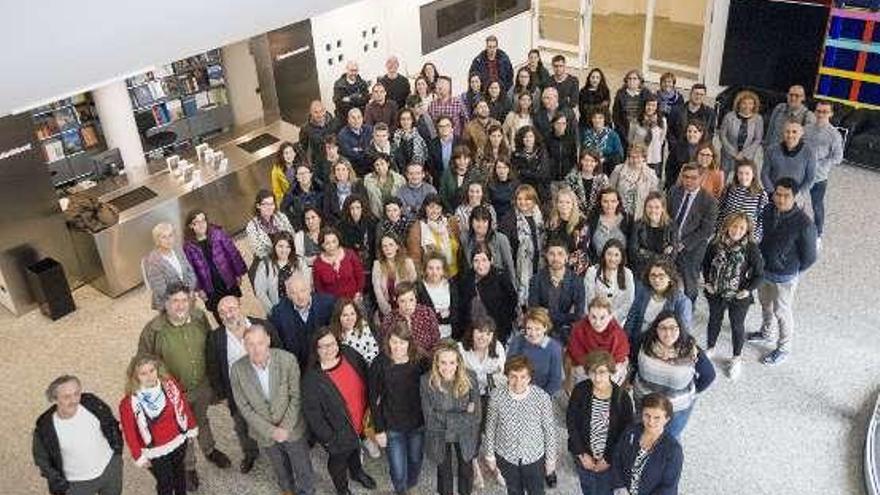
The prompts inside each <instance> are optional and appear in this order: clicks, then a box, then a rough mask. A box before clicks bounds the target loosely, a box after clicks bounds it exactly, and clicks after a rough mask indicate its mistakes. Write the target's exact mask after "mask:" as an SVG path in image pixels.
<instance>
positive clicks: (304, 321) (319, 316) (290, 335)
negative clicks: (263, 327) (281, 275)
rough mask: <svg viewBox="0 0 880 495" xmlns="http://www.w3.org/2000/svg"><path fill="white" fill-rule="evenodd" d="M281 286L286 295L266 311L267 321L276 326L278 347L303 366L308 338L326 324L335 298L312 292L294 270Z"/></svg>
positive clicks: (304, 364) (305, 281)
mask: <svg viewBox="0 0 880 495" xmlns="http://www.w3.org/2000/svg"><path fill="white" fill-rule="evenodd" d="M284 287H285V289H286V291H287V297H285V298H283V299H281V300H280V301H278V304H276V305H275V307H274V308H272V312H271V313H270V314H269V321H271V322H272V324H273V325H275V328H277V329H278V335H279V336H280V338H281V347H282V348H283V349H284V350H286V351H287V352H290V353H292V354H293V355H294V356H296V359H297V361H299V366H300V368H303V370H304V369H305V366H306V363H308V358H309V341H310V340H311V338H312V334H314V333H315V331H316V330H318V329H319V328H321V327H323V326H326V325H329V324H330V317H331V316H333V306H334V305H335V304H336V298H335V297H333V296H331V295H328V294H319V293H313V292H312V282H311V280H309V279H308V278H306V277H305V276H304V275H303V274H301V273H294V274H293V275H291V276H290V278H288V279H287V282H285V284H284Z"/></svg>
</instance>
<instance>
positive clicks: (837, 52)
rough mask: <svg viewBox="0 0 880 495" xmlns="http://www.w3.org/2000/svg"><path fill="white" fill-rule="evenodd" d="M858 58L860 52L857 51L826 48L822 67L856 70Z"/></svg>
mask: <svg viewBox="0 0 880 495" xmlns="http://www.w3.org/2000/svg"><path fill="white" fill-rule="evenodd" d="M858 58H859V52H857V51H854V50H847V49H845V48H837V47H833V46H826V47H825V57H824V58H823V60H822V65H823V66H825V67H831V68H834V69H842V70H856V62H858Z"/></svg>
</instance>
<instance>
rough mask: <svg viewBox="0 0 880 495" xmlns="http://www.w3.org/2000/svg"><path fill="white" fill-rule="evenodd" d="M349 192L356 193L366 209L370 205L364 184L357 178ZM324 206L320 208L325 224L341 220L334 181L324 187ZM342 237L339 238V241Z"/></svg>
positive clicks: (340, 208) (340, 207)
mask: <svg viewBox="0 0 880 495" xmlns="http://www.w3.org/2000/svg"><path fill="white" fill-rule="evenodd" d="M351 194H357V195H358V196H360V198H361V200H362V201H361V205H362V206H363V207H364V209H365V210H366V209H367V208H369V207H370V205H369V195H367V190H366V188H364V184H363V183H362V182H361V181H360V180H358V181H357V182H355V183H353V184H352V185H351ZM323 201H324V206H323V208H321V210H322V211H323V213H324V223H325V224H327V225H336V224H337V223H339V221H340V220H342V205H340V204H339V198H338V197H337V196H336V183H335V182H330V183H329V184H327V186H326V187H325V188H324V198H323ZM341 240H342V239H340V241H341Z"/></svg>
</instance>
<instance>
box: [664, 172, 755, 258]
mask: <svg viewBox="0 0 880 495" xmlns="http://www.w3.org/2000/svg"><path fill="white" fill-rule="evenodd" d="M684 194H685V190H684V188H683V187H681V186H680V185H676V186H675V187H673V188H672V189H670V190H669V192H668V193H667V200H668V203H667V211H668V212H669V216H670V217H671V218H672V219H673V223H675V217H676V215H678V210H679V208H680V207H681V203H682V200H683V199H684ZM696 194H697V195H696V196H695V197H694V199H693V200H692V201H691V209H690V211H689V212H688V214H687V217H685V219H684V225H682V226H676V229H677V230H678V232H679V233H680V235H681V239H679V241H680V242H681V244H682V245H683V246H684V247H683V249H682V251H681V252H680V253H679V255H678V258H679V260H681V259H682V258H687V259H688V260H690V261H692V262H695V263H697V264H699V263H702V262H703V256H704V255H705V254H706V246H707V245H708V244H709V238H710V237H712V234H714V233H715V220H716V219H717V218H718V201H716V200H715V198H714V197H712V195H711V194H709V193H708V192H706V191H705V190H704V189H703V188H700V189H699V190H698V191H697V193H696ZM765 225H766V224H765Z"/></svg>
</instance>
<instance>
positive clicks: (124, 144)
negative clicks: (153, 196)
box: [92, 80, 147, 179]
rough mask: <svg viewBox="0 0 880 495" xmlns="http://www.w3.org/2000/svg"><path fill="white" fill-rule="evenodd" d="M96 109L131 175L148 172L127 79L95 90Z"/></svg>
mask: <svg viewBox="0 0 880 495" xmlns="http://www.w3.org/2000/svg"><path fill="white" fill-rule="evenodd" d="M92 97H93V98H94V100H95V109H96V110H97V111H98V118H99V119H100V121H101V130H102V131H103V132H104V139H106V140H107V147H108V148H119V153H120V154H121V155H122V162H123V163H124V164H125V170H126V174H127V175H128V177H129V178H130V179H135V178H137V177H145V176H146V175H147V161H146V158H145V157H144V147H143V145H142V144H141V138H140V135H139V134H138V129H137V124H136V123H135V120H134V113H133V111H132V108H131V99H129V96H128V88H127V87H126V85H125V81H124V80H121V81H117V82H114V83H110V84H108V85H106V86H102V87H100V88H96V89H94V90H93V91H92Z"/></svg>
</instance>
